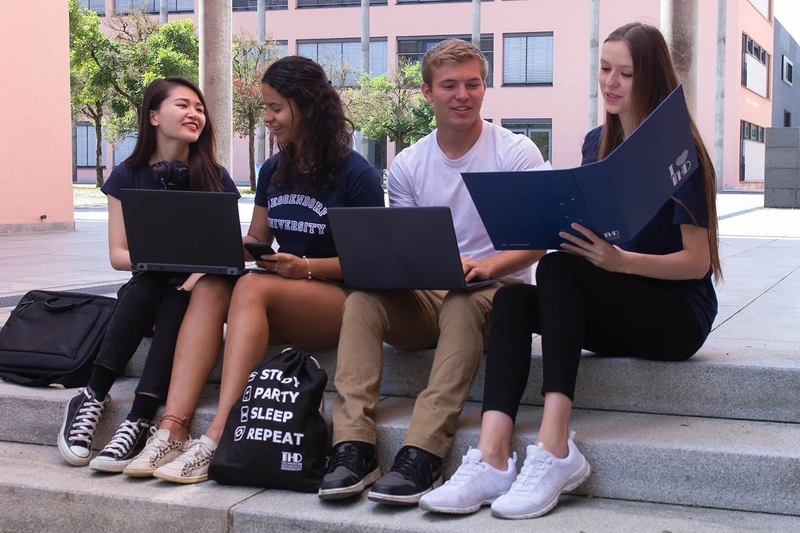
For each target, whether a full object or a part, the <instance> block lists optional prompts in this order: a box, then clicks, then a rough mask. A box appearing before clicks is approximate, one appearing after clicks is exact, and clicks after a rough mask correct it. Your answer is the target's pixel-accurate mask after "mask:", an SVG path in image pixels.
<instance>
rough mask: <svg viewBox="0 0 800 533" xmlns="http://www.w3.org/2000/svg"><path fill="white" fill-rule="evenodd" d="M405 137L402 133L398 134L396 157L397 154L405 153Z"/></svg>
mask: <svg viewBox="0 0 800 533" xmlns="http://www.w3.org/2000/svg"><path fill="white" fill-rule="evenodd" d="M404 137H405V136H404V135H403V134H402V133H398V134H397V135H396V136H395V138H394V150H395V152H394V155H395V157H397V154H399V153H400V152H402V151H403V141H404V140H405V139H404Z"/></svg>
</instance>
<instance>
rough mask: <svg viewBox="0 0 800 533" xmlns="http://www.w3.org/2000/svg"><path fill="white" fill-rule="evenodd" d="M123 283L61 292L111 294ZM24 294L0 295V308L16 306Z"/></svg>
mask: <svg viewBox="0 0 800 533" xmlns="http://www.w3.org/2000/svg"><path fill="white" fill-rule="evenodd" d="M123 285H124V283H112V284H111V285H97V286H95V287H80V288H77V289H66V290H64V291H63V292H82V293H84V294H94V295H98V296H100V295H105V294H112V293H115V292H117V291H118V290H119V288H120V287H122V286H123ZM23 296H25V295H24V294H18V295H15V296H0V308H3V307H16V305H17V304H18V303H19V301H20V300H21V299H22V297H23Z"/></svg>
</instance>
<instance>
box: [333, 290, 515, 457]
mask: <svg viewBox="0 0 800 533" xmlns="http://www.w3.org/2000/svg"><path fill="white" fill-rule="evenodd" d="M518 282H519V280H516V279H515V278H511V277H506V278H502V279H501V280H499V282H498V283H495V284H493V285H489V286H487V287H482V288H480V289H475V290H472V291H467V292H460V291H458V292H457V291H450V292H448V291H369V292H361V291H359V292H353V293H351V294H350V295H348V297H347V300H346V302H345V305H344V311H343V314H344V317H343V322H342V330H341V334H340V337H339V349H338V355H337V363H336V377H335V380H334V382H335V384H336V391H337V397H336V401H335V403H334V405H333V443H334V445H335V444H339V443H340V442H346V441H360V442H367V443H370V444H375V443H376V441H377V431H376V426H375V416H376V411H377V408H378V402H379V392H380V384H381V378H382V375H383V342H384V341H385V342H387V343H389V344H391V345H392V346H396V347H397V348H400V349H404V350H419V349H423V348H431V347H433V346H436V354H435V356H434V359H433V368H432V369H431V374H430V378H429V380H428V384H427V386H426V387H425V390H424V391H422V393H421V394H420V395H419V397H418V398H417V401H416V403H415V404H414V414H413V416H412V418H411V425H410V426H409V428H408V432H407V433H406V438H405V442H404V446H416V447H418V448H422V449H423V450H426V451H428V452H430V453H432V454H434V455H437V456H439V457H444V456H445V455H446V454H447V452H448V450H449V449H450V446H451V444H452V442H453V435H454V434H455V431H456V429H457V428H458V418H459V416H460V415H461V410H462V409H463V408H464V403H465V402H466V399H467V394H468V393H469V389H470V387H471V386H472V381H473V379H474V378H475V373H476V372H477V370H478V365H479V363H480V358H481V354H482V353H483V349H484V346H485V342H486V339H485V337H486V336H487V335H488V331H489V319H490V316H491V310H492V298H493V297H494V293H495V292H497V290H498V289H499V288H500V287H502V286H503V285H504V284H509V283H518Z"/></svg>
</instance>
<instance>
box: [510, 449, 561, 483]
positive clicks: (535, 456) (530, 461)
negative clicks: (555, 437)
mask: <svg viewBox="0 0 800 533" xmlns="http://www.w3.org/2000/svg"><path fill="white" fill-rule="evenodd" d="M550 463H552V456H550V454H548V453H546V452H545V451H544V450H543V449H542V443H541V442H540V443H539V444H537V445H536V448H533V447H532V446H529V447H528V454H527V456H526V457H525V462H524V463H523V465H522V470H520V472H519V475H518V476H517V479H516V481H514V484H513V485H511V490H510V492H528V491H529V490H530V488H531V485H534V484H535V483H536V482H537V481H538V480H539V478H540V477H541V476H542V474H544V472H545V467H546V466H547V465H548V464H550Z"/></svg>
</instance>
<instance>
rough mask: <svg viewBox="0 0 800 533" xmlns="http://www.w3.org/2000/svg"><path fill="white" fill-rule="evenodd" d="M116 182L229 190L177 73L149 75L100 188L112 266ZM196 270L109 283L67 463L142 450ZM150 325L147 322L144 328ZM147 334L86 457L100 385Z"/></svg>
mask: <svg viewBox="0 0 800 533" xmlns="http://www.w3.org/2000/svg"><path fill="white" fill-rule="evenodd" d="M121 189H173V190H194V191H226V192H232V193H236V194H238V191H237V190H236V187H235V185H234V184H233V181H232V180H231V177H230V176H229V175H228V172H227V171H226V170H225V169H224V168H222V167H221V166H220V165H219V164H218V163H217V160H216V156H215V155H214V129H213V127H212V124H211V117H209V116H208V111H207V110H206V106H205V99H204V98H203V94H202V93H201V92H200V90H199V89H198V88H197V87H196V86H195V85H194V84H193V83H192V82H190V81H189V80H186V79H184V78H179V77H169V78H164V79H157V80H155V81H153V82H152V83H150V85H148V87H147V89H146V90H145V93H144V100H143V101H142V113H141V116H140V117H139V130H138V136H137V138H136V147H135V148H134V150H133V153H132V154H131V155H130V157H128V158H127V159H126V160H125V161H124V162H123V164H121V165H117V166H116V167H115V168H114V170H113V171H112V172H111V175H110V176H109V178H108V180H107V181H106V183H105V185H103V188H102V191H103V192H104V193H105V194H106V195H107V196H108V253H109V258H110V260H111V266H113V267H114V268H115V269H116V270H131V258H130V253H129V252H128V240H127V237H126V235H125V222H124V220H123V217H122V204H121V203H120V200H119V192H120V190H121ZM198 277H199V275H197V274H192V275H188V274H174V273H157V272H135V273H134V274H133V277H132V278H131V280H130V281H129V282H128V283H126V284H125V285H124V286H123V287H122V288H121V289H120V290H119V293H118V302H117V307H116V309H115V311H114V315H113V316H112V318H111V321H110V322H109V325H108V330H107V332H106V335H105V338H104V339H103V343H102V345H101V348H100V352H99V354H98V356H97V360H96V361H95V365H94V368H93V370H92V374H91V377H90V378H89V384H88V386H87V387H86V388H84V389H82V390H81V392H80V393H79V394H78V395H77V396H75V397H74V398H73V399H72V400H71V401H70V402H69V404H68V405H67V408H66V414H65V418H64V423H63V425H62V427H61V432H60V433H59V436H58V449H59V451H60V452H61V455H62V456H63V457H64V459H66V460H67V461H68V462H69V463H70V464H73V465H75V466H85V465H86V464H90V466H91V468H93V469H95V470H101V471H105V472H121V471H122V470H123V469H124V468H125V466H127V464H128V463H130V461H131V460H132V459H133V458H134V457H136V455H137V454H139V452H141V451H142V449H143V448H144V445H145V443H146V441H147V439H148V437H149V436H150V434H151V430H154V428H153V422H152V419H153V417H154V416H155V414H156V410H157V409H158V407H159V406H160V405H161V404H162V403H163V402H164V400H165V399H166V396H167V389H168V387H169V379H170V373H171V370H172V360H173V354H174V351H175V343H176V339H177V337H178V331H179V329H180V325H181V321H182V320H183V316H184V313H185V312H186V307H187V305H188V302H189V291H191V290H192V287H193V286H194V283H195V282H196V281H197V279H198ZM154 326H155V331H153V328H154ZM148 333H152V334H153V343H152V345H151V347H150V352H149V353H148V356H147V361H146V363H145V367H144V370H143V372H142V377H141V379H140V380H139V386H138V387H137V389H136V395H135V398H134V401H133V407H132V409H131V412H130V413H129V414H128V416H127V417H126V418H125V421H123V422H122V424H121V425H120V426H119V428H118V429H117V432H116V434H115V435H114V438H112V439H111V441H110V442H109V443H108V444H107V445H106V447H105V448H103V450H102V451H101V452H100V454H99V455H98V456H97V457H95V458H94V459H93V460H91V463H90V459H91V452H92V444H93V442H94V433H95V430H96V428H97V423H98V422H99V420H100V417H101V415H102V413H103V410H104V408H105V406H106V404H107V403H108V400H109V396H108V392H109V390H110V389H111V386H112V385H113V383H114V381H115V380H116V379H117V378H118V377H119V376H121V375H122V374H123V373H124V371H125V365H126V364H127V363H128V361H129V360H130V359H131V357H133V354H134V352H135V351H136V348H137V347H138V346H139V342H140V341H141V339H142V337H143V336H144V335H147V334H148Z"/></svg>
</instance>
